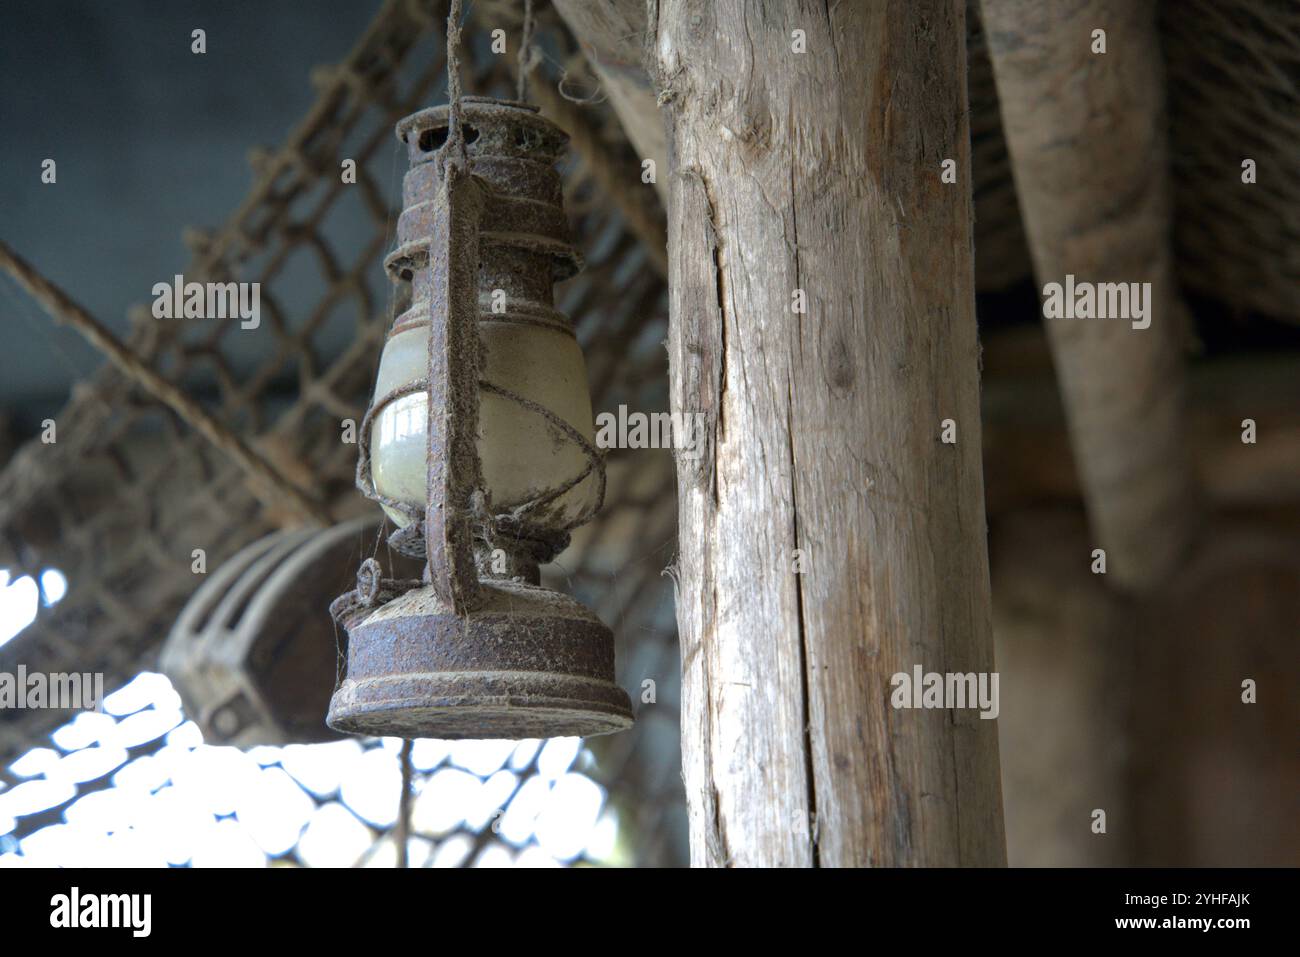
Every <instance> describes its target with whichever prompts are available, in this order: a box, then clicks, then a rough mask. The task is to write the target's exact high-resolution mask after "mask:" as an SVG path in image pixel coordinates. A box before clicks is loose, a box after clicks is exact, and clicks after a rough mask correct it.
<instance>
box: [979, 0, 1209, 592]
mask: <svg viewBox="0 0 1300 957" xmlns="http://www.w3.org/2000/svg"><path fill="white" fill-rule="evenodd" d="M981 9H982V14H983V20H984V26H985V29H986V32H987V35H988V46H989V54H990V57H991V58H992V61H993V71H994V76H995V78H996V82H997V88H998V96H999V99H1000V101H1001V108H1002V119H1003V125H1004V127H1005V130H1006V136H1007V142H1008V146H1009V149H1010V153H1011V161H1012V167H1013V170H1014V172H1015V179H1016V187H1017V191H1018V192H1019V196H1020V208H1021V211H1022V214H1023V216H1024V219H1025V225H1026V229H1027V232H1028V235H1029V245H1030V250H1031V252H1032V254H1033V259H1034V267H1035V271H1036V273H1037V276H1038V280H1039V282H1040V283H1042V284H1044V286H1046V285H1047V284H1049V283H1061V284H1064V283H1065V282H1066V281H1067V279H1066V277H1067V276H1073V277H1074V279H1075V280H1076V281H1077V282H1084V283H1094V284H1095V283H1109V282H1122V283H1140V284H1142V283H1149V284H1150V285H1149V286H1148V287H1146V288H1147V289H1148V290H1149V295H1147V296H1146V300H1147V303H1148V308H1149V309H1150V310H1151V312H1150V313H1149V314H1148V316H1147V317H1146V320H1143V321H1147V320H1149V321H1150V325H1149V327H1148V328H1135V327H1134V324H1133V323H1132V322H1130V321H1126V318H1108V319H1099V318H1092V319H1078V318H1071V319H1064V318H1047V319H1045V320H1044V321H1045V323H1046V326H1047V332H1048V336H1049V337H1050V341H1051V346H1052V352H1053V355H1054V358H1055V362H1056V370H1057V376H1058V378H1059V379H1060V384H1061V391H1062V394H1063V396H1064V399H1065V406H1066V412H1067V417H1068V420H1069V426H1070V434H1071V442H1072V445H1073V447H1074V451H1075V458H1076V460H1077V461H1078V465H1079V471H1080V474H1081V479H1082V484H1083V488H1084V494H1085V498H1086V501H1087V505H1088V511H1089V517H1090V521H1091V524H1092V528H1093V533H1094V535H1095V537H1096V541H1097V543H1098V545H1099V546H1100V547H1102V548H1104V549H1106V552H1107V557H1108V564H1109V567H1110V573H1111V576H1112V580H1113V581H1114V582H1115V583H1116V584H1118V585H1120V586H1121V587H1125V588H1128V589H1134V590H1142V589H1146V588H1149V587H1151V586H1152V585H1154V584H1155V583H1157V582H1158V581H1160V580H1161V579H1163V578H1164V577H1165V576H1167V575H1168V573H1169V572H1170V571H1171V570H1172V568H1173V567H1174V565H1175V563H1176V562H1177V560H1178V558H1179V556H1180V555H1182V554H1183V553H1184V552H1185V550H1186V548H1187V546H1188V543H1189V541H1190V540H1191V538H1192V535H1193V532H1194V527H1195V514H1196V509H1195V495H1194V493H1193V482H1192V473H1191V469H1190V467H1189V463H1188V454H1187V443H1186V440H1185V436H1184V427H1183V363H1182V358H1181V355H1180V346H1181V340H1182V337H1183V330H1184V326H1185V323H1184V320H1183V311H1182V306H1181V303H1180V300H1179V296H1178V292H1177V289H1176V287H1175V284H1174V277H1173V262H1172V255H1171V253H1170V247H1169V239H1168V237H1169V186H1168V171H1167V164H1166V161H1165V127H1164V115H1165V114H1164V100H1165V96H1164V71H1163V67H1162V63H1161V57H1160V37H1159V34H1158V31H1157V28H1156V24H1155V3H1154V2H1151V0H1077V2H1072V3H1068V4H1059V3H1041V2H1039V0H982V4H981ZM1095 31H1104V34H1097V33H1096V32H1095ZM1102 44H1104V51H1105V52H1096V51H1100V50H1101V49H1102V48H1103V47H1102ZM1139 288H1141V287H1139Z"/></svg>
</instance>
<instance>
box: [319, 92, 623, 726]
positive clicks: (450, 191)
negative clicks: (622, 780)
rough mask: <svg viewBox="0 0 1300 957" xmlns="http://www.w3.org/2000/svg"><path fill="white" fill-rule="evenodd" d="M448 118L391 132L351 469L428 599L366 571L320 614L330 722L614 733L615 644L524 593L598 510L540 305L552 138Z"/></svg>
mask: <svg viewBox="0 0 1300 957" xmlns="http://www.w3.org/2000/svg"><path fill="white" fill-rule="evenodd" d="M454 102H456V101H455V100H454ZM458 102H459V107H460V116H458V117H457V116H452V115H451V114H452V107H447V106H444V107H436V108H434V109H430V110H424V111H422V112H420V113H416V114H414V115H412V116H409V117H407V118H406V119H404V120H402V121H401V122H400V123H399V124H398V127H397V132H398V136H399V138H400V139H401V140H402V141H403V142H404V143H405V144H406V147H407V150H408V154H409V160H410V169H409V171H408V172H407V174H406V177H405V179H404V181H403V204H404V209H403V212H402V215H401V218H400V219H399V221H398V228H397V232H398V245H397V248H396V249H394V250H393V252H392V253H391V254H390V255H389V257H388V259H387V260H386V261H385V265H386V267H387V268H388V270H389V273H390V275H391V276H392V278H393V279H394V281H396V282H409V283H410V284H411V302H412V305H411V307H410V308H409V309H407V310H406V311H405V312H403V313H402V314H401V315H399V316H397V318H396V319H395V320H394V322H393V326H392V328H391V330H390V332H389V335H388V340H387V343H386V345H385V348H384V352H383V357H382V359H381V360H380V366H379V373H378V377H377V381H376V385H375V398H374V401H373V403H372V405H371V407H370V410H369V412H368V413H367V415H366V419H365V421H364V422H363V424H362V428H361V449H360V453H361V459H360V462H359V464H358V469H357V484H358V487H359V488H360V489H361V490H362V491H363V492H364V493H365V494H366V495H368V496H369V497H371V498H373V499H375V500H377V501H378V502H380V503H381V505H382V506H383V507H384V510H385V511H386V512H387V513H388V515H389V516H390V517H391V518H392V519H393V521H394V522H395V523H396V524H397V526H398V529H397V531H396V532H395V533H394V534H393V536H392V537H391V538H390V544H391V545H392V546H393V547H394V548H396V549H397V550H399V551H401V552H403V553H405V554H414V555H419V556H423V557H424V558H425V559H426V565H425V570H424V580H423V581H394V580H390V579H381V578H380V577H379V571H378V566H377V565H376V564H375V563H374V562H373V561H369V562H366V563H365V564H363V566H362V568H361V570H360V571H359V572H358V577H357V581H358V587H357V589H356V591H353V592H349V593H348V594H346V595H343V596H341V597H340V598H339V599H338V600H336V602H335V603H334V605H333V606H332V607H331V610H332V611H333V612H334V613H335V616H336V618H338V619H339V620H340V622H341V623H342V624H343V625H344V627H345V628H346V630H347V634H348V651H347V674H346V676H345V677H344V678H343V680H342V681H341V683H340V684H339V687H338V689H337V690H336V691H335V693H334V697H333V700H332V701H331V703H330V710H329V717H328V723H329V725H330V726H331V727H333V728H336V729H338V730H341V731H350V732H354V733H360V734H373V735H397V736H400V737H407V738H413V737H434V738H534V737H550V736H556V735H595V734H604V733H608V732H611V731H619V730H622V729H624V728H627V727H629V726H630V725H631V724H632V714H631V708H630V702H629V700H628V696H627V694H626V693H625V692H624V691H623V690H622V689H621V688H620V687H618V685H616V684H615V683H614V639H613V633H612V632H611V631H610V630H609V629H608V628H607V627H605V625H604V624H602V623H601V621H600V619H599V618H597V617H596V615H595V614H594V613H592V612H591V611H589V610H588V609H587V608H585V607H584V606H582V605H581V604H580V603H579V602H577V601H576V600H574V599H573V598H570V597H569V596H567V595H564V594H561V593H559V592H556V591H552V590H550V589H546V588H542V587H540V585H539V573H538V566H539V565H540V564H543V563H545V562H548V561H551V560H552V559H553V558H554V557H555V556H556V555H558V554H559V552H560V551H562V550H563V549H564V547H565V546H566V545H567V544H568V538H569V535H568V533H569V531H570V530H571V529H573V528H575V527H577V526H578V525H580V524H582V523H583V522H585V521H587V520H588V519H589V518H590V517H591V516H592V515H593V514H594V513H595V512H596V511H597V510H598V509H599V507H600V504H601V500H602V498H603V496H604V468H603V463H602V461H601V459H600V456H599V454H598V452H597V451H596V449H595V447H594V445H593V444H592V415H591V399H590V396H589V395H588V392H587V375H586V366H585V363H584V361H583V357H582V351H581V349H580V348H579V346H578V343H577V340H576V339H575V338H574V334H573V328H572V325H571V323H570V322H569V320H568V318H567V317H566V316H564V315H563V314H562V313H560V312H558V311H557V310H556V309H555V308H554V306H553V292H552V290H553V285H554V283H555V281H556V280H559V279H564V278H568V277H569V276H572V275H573V274H574V273H576V272H577V271H578V269H579V268H580V267H581V259H580V257H579V256H578V254H577V252H576V251H575V250H574V248H573V246H572V244H571V242H570V239H569V228H568V221H567V218H566V216H565V214H564V208H563V197H562V192H561V182H560V177H559V174H558V172H557V171H556V169H555V163H556V162H557V161H558V159H559V157H560V155H561V153H562V151H563V149H564V145H565V142H566V141H567V137H566V136H565V134H564V133H563V132H562V131H561V130H560V129H559V128H558V127H556V126H555V125H554V124H552V123H551V122H550V121H548V120H546V119H544V118H543V117H542V116H540V115H539V114H538V112H537V111H536V108H534V107H532V106H528V105H526V104H523V103H519V102H509V101H501V100H494V99H489V98H483V97H465V98H464V99H462V100H459V101H458ZM458 133H459V135H458ZM449 136H450V138H451V140H452V142H450V143H449V142H448V139H449ZM453 146H459V148H460V155H461V159H460V161H457V158H456V156H455V150H454V149H453Z"/></svg>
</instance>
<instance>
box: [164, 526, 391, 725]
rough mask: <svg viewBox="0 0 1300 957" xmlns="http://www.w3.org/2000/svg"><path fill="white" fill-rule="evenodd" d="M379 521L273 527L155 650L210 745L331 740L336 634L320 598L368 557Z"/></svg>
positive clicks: (194, 601) (224, 569)
mask: <svg viewBox="0 0 1300 957" xmlns="http://www.w3.org/2000/svg"><path fill="white" fill-rule="evenodd" d="M379 525H380V523H379V521H378V520H377V519H375V518H361V519H354V520H353V521H350V522H346V523H344V524H342V525H336V526H334V527H332V528H329V529H325V530H321V529H316V528H304V529H296V530H289V531H281V532H275V533H273V534H271V535H267V536H266V537H265V538H261V539H258V540H257V541H255V542H253V543H252V544H251V545H249V546H247V547H246V548H244V549H243V550H242V551H240V552H239V553H238V554H236V555H235V556H234V557H233V558H231V559H230V560H229V561H227V562H224V563H223V564H222V565H221V566H220V567H219V568H217V569H216V570H215V571H214V572H213V573H212V575H211V577H209V578H208V580H207V581H205V582H204V583H203V585H202V586H201V587H200V588H199V589H198V590H197V591H196V592H195V593H194V596H193V597H192V598H191V599H190V601H189V603H188V604H187V605H186V606H185V610H184V611H183V612H182V613H181V615H180V617H179V618H178V619H177V620H176V624H175V626H174V627H173V628H172V631H171V634H170V636H169V637H168V639H167V643H166V644H165V645H164V647H163V649H162V655H161V665H162V670H163V672H164V673H165V674H166V675H167V676H168V677H169V678H170V679H171V680H172V682H173V684H175V686H176V689H177V691H179V692H180V694H181V698H182V699H183V700H184V702H185V706H186V710H187V711H188V712H189V713H190V714H191V715H192V716H193V717H194V720H195V721H196V722H197V723H198V725H199V727H200V728H201V729H202V731H203V736H204V738H205V739H206V740H207V741H208V742H209V743H211V744H233V745H239V746H242V747H250V746H255V745H279V744H289V743H293V742H304V743H305V742H318V741H330V740H334V739H336V738H338V737H339V735H337V734H335V733H334V732H332V731H331V730H330V729H329V728H327V727H326V726H325V712H326V709H327V708H328V706H329V699H330V693H331V692H332V691H333V690H334V683H335V677H336V663H337V662H338V661H339V660H340V655H341V648H340V647H339V642H340V641H342V640H343V636H342V632H341V631H337V630H336V629H335V627H334V623H333V621H331V619H330V617H329V614H328V613H327V612H325V611H324V607H323V606H324V603H325V602H326V601H327V600H328V597H330V596H333V595H334V594H335V593H336V592H337V591H338V589H339V587H340V585H341V584H342V583H343V582H345V581H346V580H347V578H348V577H349V575H348V569H349V568H351V566H352V565H353V564H354V563H355V561H356V559H357V556H358V554H360V553H365V554H369V553H370V552H371V551H373V549H374V547H375V542H376V541H377V539H378V533H379Z"/></svg>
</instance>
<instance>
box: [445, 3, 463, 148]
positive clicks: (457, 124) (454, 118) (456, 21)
mask: <svg viewBox="0 0 1300 957" xmlns="http://www.w3.org/2000/svg"><path fill="white" fill-rule="evenodd" d="M461 5H462V0H451V10H450V11H449V12H448V14H447V102H448V103H449V104H450V108H449V109H448V111H447V143H446V145H444V146H443V148H442V153H441V154H440V155H439V157H438V165H439V166H440V167H442V168H445V167H446V164H447V160H448V158H450V157H451V155H452V153H453V151H458V152H459V153H460V164H461V166H463V167H465V168H468V167H469V151H468V150H467V149H466V148H465V134H464V132H463V131H462V129H461V121H460V114H461V102H460V98H461V93H460V22H461V19H462V16H461Z"/></svg>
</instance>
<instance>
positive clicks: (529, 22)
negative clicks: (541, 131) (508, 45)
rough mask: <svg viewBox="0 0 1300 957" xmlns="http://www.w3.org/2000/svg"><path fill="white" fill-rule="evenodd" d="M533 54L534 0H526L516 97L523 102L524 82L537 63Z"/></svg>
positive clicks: (520, 41)
mask: <svg viewBox="0 0 1300 957" xmlns="http://www.w3.org/2000/svg"><path fill="white" fill-rule="evenodd" d="M535 62H536V58H535V57H534V56H533V0H524V35H523V37H522V38H520V40H519V76H518V78H517V79H516V80H515V99H516V100H519V101H520V102H523V99H524V84H525V83H527V82H528V74H529V73H530V72H531V71H532V69H533V66H534V65H535Z"/></svg>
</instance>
